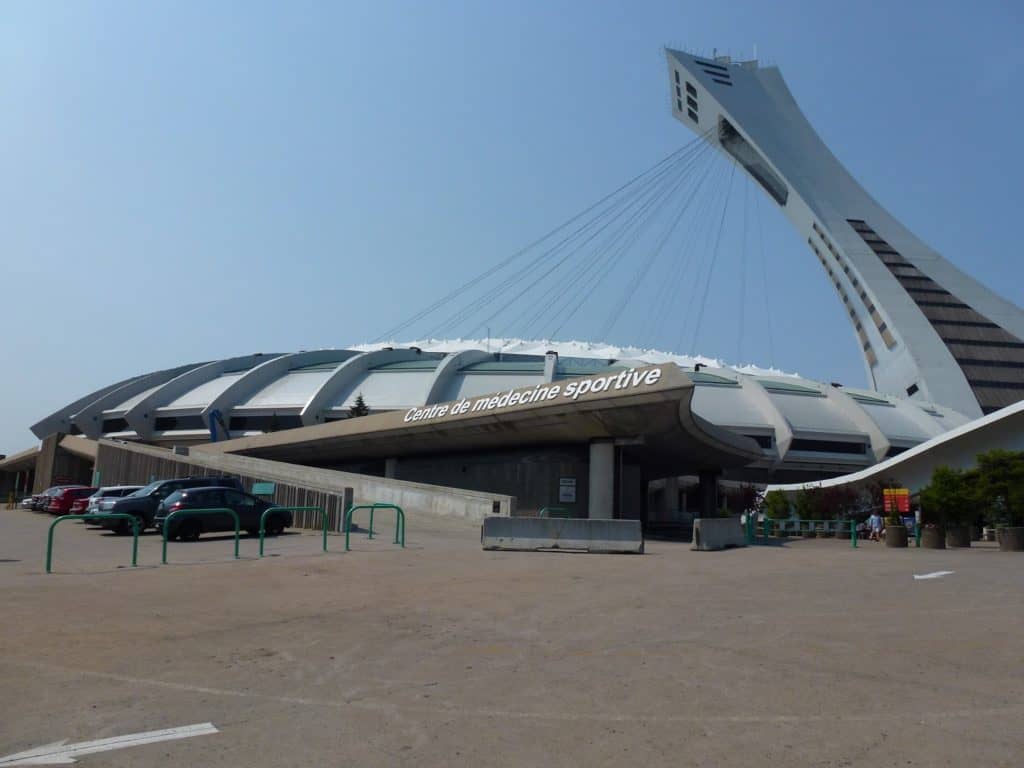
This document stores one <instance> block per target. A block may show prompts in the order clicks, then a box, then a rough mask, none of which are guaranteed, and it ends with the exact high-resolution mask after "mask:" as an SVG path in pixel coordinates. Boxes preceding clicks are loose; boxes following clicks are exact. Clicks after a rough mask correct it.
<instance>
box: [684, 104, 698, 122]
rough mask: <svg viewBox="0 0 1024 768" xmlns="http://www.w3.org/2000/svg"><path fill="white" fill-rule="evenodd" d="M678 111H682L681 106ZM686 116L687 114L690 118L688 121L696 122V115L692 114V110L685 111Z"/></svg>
mask: <svg viewBox="0 0 1024 768" xmlns="http://www.w3.org/2000/svg"><path fill="white" fill-rule="evenodd" d="M680 109H682V107H681V106H680ZM686 114H688V115H689V116H690V119H691V120H693V122H695V123H696V122H697V113H696V112H694V111H693V110H692V109H688V110H686Z"/></svg>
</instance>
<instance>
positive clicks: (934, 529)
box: [921, 525, 946, 549]
mask: <svg viewBox="0 0 1024 768" xmlns="http://www.w3.org/2000/svg"><path fill="white" fill-rule="evenodd" d="M921 546H922V547H924V548H925V549H945V548H946V529H945V528H943V527H942V526H941V525H934V526H927V525H926V526H925V527H924V528H922V529H921Z"/></svg>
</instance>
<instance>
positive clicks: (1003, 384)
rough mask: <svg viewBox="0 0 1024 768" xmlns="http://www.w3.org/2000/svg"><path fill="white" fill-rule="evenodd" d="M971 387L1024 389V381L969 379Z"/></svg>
mask: <svg viewBox="0 0 1024 768" xmlns="http://www.w3.org/2000/svg"><path fill="white" fill-rule="evenodd" d="M967 383H968V384H970V385H971V387H972V388H973V387H990V388H993V389H1024V381H988V380H985V379H971V378H968V379H967Z"/></svg>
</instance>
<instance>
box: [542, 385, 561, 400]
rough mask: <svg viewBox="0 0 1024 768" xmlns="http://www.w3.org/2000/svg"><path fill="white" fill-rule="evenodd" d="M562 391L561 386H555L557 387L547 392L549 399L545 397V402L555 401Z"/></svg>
mask: <svg viewBox="0 0 1024 768" xmlns="http://www.w3.org/2000/svg"><path fill="white" fill-rule="evenodd" d="M561 391H562V387H561V385H559V384H555V386H553V387H551V389H549V390H548V391H547V397H545V398H544V399H545V400H554V399H555V398H556V397H558V393H559V392H561Z"/></svg>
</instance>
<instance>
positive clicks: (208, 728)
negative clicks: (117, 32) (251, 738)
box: [0, 723, 218, 766]
mask: <svg viewBox="0 0 1024 768" xmlns="http://www.w3.org/2000/svg"><path fill="white" fill-rule="evenodd" d="M210 733H218V731H217V729H216V728H215V727H214V725H213V723H196V724H195V725H182V726H180V727H178V728H165V729H164V730H162V731H146V732H145V733H132V734H129V735H127V736H114V737H113V738H111V739H97V740H96V741H80V742H79V743H77V744H65V743H64V742H65V741H67V739H63V740H62V741H57V742H54V743H53V744H47V745H46V746H45V747H36V748H35V749H28V750H25V751H24V752H19V753H18V754H16V755H8V756H7V757H0V766H8V765H59V764H61V763H73V762H75V758H76V757H81V756H82V755H91V754H93V753H95V752H109V751H110V750H112V749H124V748H125V747H138V746H141V745H142V744H152V743H154V742H157V741H172V740H174V739H188V738H191V737H193V736H205V735H207V734H210Z"/></svg>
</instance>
